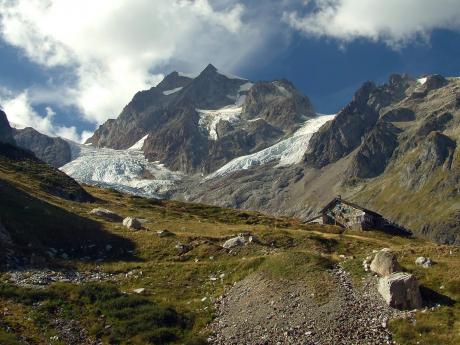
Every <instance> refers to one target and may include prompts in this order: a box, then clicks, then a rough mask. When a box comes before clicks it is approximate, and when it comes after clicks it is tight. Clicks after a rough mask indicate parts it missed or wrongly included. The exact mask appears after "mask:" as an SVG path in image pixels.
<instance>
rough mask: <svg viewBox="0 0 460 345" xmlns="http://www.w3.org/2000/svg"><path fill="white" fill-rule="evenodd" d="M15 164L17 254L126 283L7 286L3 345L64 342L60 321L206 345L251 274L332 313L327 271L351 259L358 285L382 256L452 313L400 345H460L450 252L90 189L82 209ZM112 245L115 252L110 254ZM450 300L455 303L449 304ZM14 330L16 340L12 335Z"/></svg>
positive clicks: (12, 226) (101, 333)
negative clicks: (227, 298) (126, 221)
mask: <svg viewBox="0 0 460 345" xmlns="http://www.w3.org/2000/svg"><path fill="white" fill-rule="evenodd" d="M4 162H5V161H4ZM0 163H1V162H0ZM7 163H8V162H7ZM8 164H9V165H8ZM8 164H4V165H1V164H0V189H1V191H2V193H3V194H2V198H0V218H1V221H2V223H3V224H4V225H5V226H6V227H7V228H8V230H9V231H10V232H12V233H13V235H14V236H13V237H14V240H15V242H16V245H17V247H16V248H15V249H17V250H18V253H22V254H23V255H24V256H25V257H30V256H31V253H32V252H35V253H36V254H37V255H38V256H40V255H42V256H44V258H45V259H46V260H43V261H40V260H36V261H35V263H34V264H35V265H37V266H40V265H45V266H48V265H52V266H56V267H72V268H74V269H77V270H80V271H90V270H98V271H103V272H108V273H112V274H117V279H116V281H115V282H113V283H111V284H109V283H100V284H98V285H93V284H89V285H88V284H87V285H82V286H78V285H71V284H54V285H51V286H49V287H47V288H45V289H43V290H27V289H18V288H13V287H12V286H8V285H1V287H0V311H1V310H3V309H4V308H7V309H8V310H9V311H10V312H9V313H10V314H9V315H7V316H6V317H4V318H3V319H2V321H1V322H3V323H4V324H2V323H0V326H1V327H0V330H1V331H0V344H17V343H18V342H19V343H21V341H22V340H21V339H27V340H28V341H29V342H30V343H33V344H48V343H49V342H50V340H49V339H50V337H51V336H54V335H56V334H57V333H58V330H57V329H56V327H55V325H53V324H52V323H50V322H49V320H52V318H53V316H56V315H58V316H59V317H63V318H67V319H77V320H79V322H80V323H81V324H82V325H83V326H84V328H86V329H87V330H88V331H89V333H90V335H91V336H92V337H93V338H98V339H102V340H103V342H104V344H158V343H160V344H161V343H171V344H183V343H186V344H189V345H192V344H194V345H201V344H204V343H205V342H204V339H205V338H206V335H207V333H206V325H207V324H208V323H209V322H210V321H211V320H212V319H213V316H214V310H213V303H212V302H213V300H214V299H215V298H217V297H219V296H221V295H222V293H223V292H224V289H225V288H228V287H230V286H232V285H233V284H234V283H235V282H237V281H240V280H241V279H244V278H245V277H247V276H248V275H250V274H252V273H257V274H263V275H265V276H266V277H269V278H270V279H277V280H293V279H297V280H300V281H302V282H305V284H306V285H307V286H308V287H309V289H311V290H312V292H314V293H315V298H317V302H318V303H324V302H327V300H328V296H329V294H330V293H331V292H332V291H333V289H334V286H333V284H332V282H331V281H330V279H329V275H328V273H327V270H328V269H329V268H330V267H331V265H333V264H334V263H335V262H337V261H339V260H341V259H340V255H346V256H347V257H353V258H352V259H348V260H346V261H345V262H344V267H345V269H347V270H348V271H349V272H350V273H351V275H352V277H353V278H354V281H355V282H359V281H360V280H361V278H362V277H363V276H364V275H365V273H364V271H363V270H362V267H361V263H362V260H363V259H364V258H365V257H366V256H367V255H369V254H370V253H372V250H374V249H381V248H383V247H389V248H391V249H393V250H395V251H396V252H397V253H398V256H399V258H400V261H401V263H402V265H403V266H404V267H405V268H406V269H407V270H408V271H410V272H412V273H414V274H415V275H416V276H417V278H418V279H419V280H420V281H421V282H422V284H423V285H424V286H425V287H426V288H427V289H428V290H427V291H428V292H429V293H430V296H431V298H433V301H435V302H436V301H437V302H439V301H441V302H443V303H444V304H443V306H442V307H441V308H438V309H436V310H434V311H427V312H425V313H419V314H417V323H416V324H412V323H410V322H407V321H401V320H397V321H394V322H392V323H391V325H390V327H391V329H392V331H393V332H394V334H395V337H396V339H397V340H398V342H399V343H400V344H412V343H413V339H416V340H417V341H421V342H420V344H431V343H433V342H430V341H432V340H433V339H439V340H440V341H439V342H438V343H445V344H454V343H455V341H457V340H458V334H459V320H460V315H459V307H458V302H457V301H460V287H459V286H460V284H459V278H458V277H457V274H458V273H457V272H458V270H459V269H460V252H459V251H458V250H456V249H453V248H452V247H448V246H438V245H435V244H432V243H429V242H426V241H424V240H419V239H410V238H399V237H392V236H389V235H386V234H383V233H377V232H364V233H363V232H353V231H345V232H343V231H342V230H340V229H337V228H336V227H332V226H330V227H329V226H319V225H304V224H300V223H299V221H297V220H292V219H287V218H274V217H269V216H266V215H263V214H259V213H256V212H241V211H236V210H230V209H223V208H218V207H213V206H207V205H200V204H187V203H181V202H175V201H158V200H153V199H145V198H139V197H133V196H129V195H125V194H122V193H119V192H117V191H113V190H104V189H100V188H96V187H90V186H85V187H84V188H85V189H86V191H87V192H89V193H90V194H91V195H93V196H94V199H95V200H96V201H95V202H94V203H79V202H74V201H72V200H69V199H66V198H62V196H59V195H55V194H50V193H49V192H48V190H47V189H46V188H43V185H41V184H40V181H38V180H40V179H41V177H40V176H41V174H42V173H47V172H46V171H48V170H46V169H47V168H43V169H45V170H46V171H45V172H43V171H40V169H42V168H38V167H37V168H36V169H39V170H37V171H36V172H35V173H33V174H31V173H29V172H28V171H29V170H28V168H24V169H22V170H21V169H18V167H17V166H14V165H11V162H10V163H8ZM15 164H16V163H15ZM18 164H19V163H18ZM28 164H34V163H30V162H29V163H28ZM50 174H52V173H51V172H50ZM56 178H58V177H56ZM59 178H61V177H59ZM45 180H46V179H45ZM3 196H5V197H3ZM95 207H104V208H108V209H110V210H112V211H114V212H116V213H118V214H120V215H121V216H123V217H126V216H134V217H138V218H142V219H145V223H144V224H143V226H144V229H143V230H141V231H131V230H128V229H126V228H124V227H122V225H121V224H118V223H112V222H107V221H105V220H103V219H100V218H97V217H94V216H92V215H90V214H89V212H90V211H91V209H93V208H95ZM163 229H167V230H169V231H171V232H173V233H174V236H171V237H165V238H161V237H159V236H158V235H157V234H156V231H159V230H163ZM247 231H249V232H251V233H252V234H253V235H254V236H255V237H256V238H257V240H258V243H254V244H251V245H248V246H244V247H241V248H238V249H235V250H232V251H231V252H228V251H227V250H224V249H223V248H222V246H221V245H222V244H223V243H224V242H225V240H226V239H228V238H230V237H232V236H235V235H236V234H238V233H240V232H247ZM178 243H182V244H186V245H188V246H189V248H190V250H189V251H188V252H187V253H185V254H180V253H179V252H178V251H177V249H176V248H175V246H176V245H177V244H178ZM107 244H110V245H111V246H112V249H110V250H109V251H108V250H106V249H105V246H106V245H107ZM50 247H53V248H55V249H56V250H57V251H58V252H59V253H63V252H65V253H67V254H68V258H67V259H65V258H63V257H62V256H61V255H56V256H54V257H49V256H48V254H46V252H47V251H48V250H49V249H50ZM451 251H453V252H452V254H450V252H451ZM420 255H424V256H429V257H431V258H432V259H433V260H435V261H436V262H437V265H435V266H433V267H432V268H430V269H422V268H420V267H419V266H415V264H414V261H415V258H416V257H417V256H420ZM1 275H2V274H1V273H0V278H4V277H3V276H1ZM441 287H442V288H441ZM137 288H145V292H144V294H143V295H142V296H140V295H136V294H133V292H132V291H133V289H137ZM446 298H447V299H446ZM446 300H448V301H451V302H450V303H448V304H446V303H445V301H446ZM452 301H453V302H452ZM102 315H104V317H102ZM133 315H134V316H133ZM108 325H110V327H108V328H106V326H108ZM7 327H9V328H10V329H11V332H6V331H4V329H6V328H7ZM441 333H442V334H441ZM418 334H422V335H423V337H421V336H419V335H418ZM440 334H441V335H440ZM414 337H415V338H414ZM436 337H438V338H436ZM423 339H425V340H423ZM430 339H431V340H430ZM423 341H425V342H423ZM57 343H58V342H57ZM457 343H458V342H457ZM433 344H434V343H433Z"/></svg>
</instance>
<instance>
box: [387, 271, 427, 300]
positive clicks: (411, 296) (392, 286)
mask: <svg viewBox="0 0 460 345" xmlns="http://www.w3.org/2000/svg"><path fill="white" fill-rule="evenodd" d="M378 291H379V293H380V294H381V295H382V297H383V298H384V300H385V302H387V304H388V305H389V306H390V307H393V308H397V309H416V308H420V307H421V306H422V296H421V294H420V287H419V283H418V281H417V279H416V278H415V277H414V276H413V275H412V274H409V273H405V272H398V273H392V274H390V275H388V276H386V277H383V278H380V280H379V286H378Z"/></svg>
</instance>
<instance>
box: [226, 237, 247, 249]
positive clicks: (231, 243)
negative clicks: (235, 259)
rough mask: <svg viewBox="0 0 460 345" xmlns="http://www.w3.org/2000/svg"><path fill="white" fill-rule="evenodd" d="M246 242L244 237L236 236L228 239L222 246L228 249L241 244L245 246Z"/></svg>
mask: <svg viewBox="0 0 460 345" xmlns="http://www.w3.org/2000/svg"><path fill="white" fill-rule="evenodd" d="M245 243H246V241H245V239H244V237H240V236H236V237H233V238H231V239H229V240H227V241H226V242H225V243H224V245H223V246H222V247H224V248H226V249H231V248H235V247H239V246H244V244H245Z"/></svg>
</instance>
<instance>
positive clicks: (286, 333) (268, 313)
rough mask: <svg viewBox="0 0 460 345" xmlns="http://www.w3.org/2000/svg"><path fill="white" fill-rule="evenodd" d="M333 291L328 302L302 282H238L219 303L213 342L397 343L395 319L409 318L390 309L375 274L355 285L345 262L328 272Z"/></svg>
mask: <svg viewBox="0 0 460 345" xmlns="http://www.w3.org/2000/svg"><path fill="white" fill-rule="evenodd" d="M329 274H330V276H331V278H332V281H333V282H334V286H335V288H334V291H333V292H332V293H331V295H330V296H329V298H328V301H327V302H325V303H322V304H321V303H318V302H317V301H315V296H314V294H312V293H311V291H309V289H308V288H307V287H306V285H305V284H304V283H302V282H301V281H297V282H294V281H273V280H270V279H267V278H265V277H263V276H262V275H260V274H254V275H251V276H249V277H247V278H246V279H244V280H242V281H240V282H238V283H236V284H235V285H234V286H233V287H232V288H231V289H230V290H229V291H227V293H226V294H225V295H224V296H223V297H222V298H221V299H220V300H219V301H218V302H217V310H218V311H217V318H216V319H215V321H214V322H213V323H212V324H211V326H210V330H211V331H212V332H213V333H214V335H213V336H212V337H211V339H210V341H211V343H212V344H222V345H223V344H226V345H228V344H235V345H236V344H253V345H262V344H266V345H271V344H311V345H313V344H315V345H323V344H324V345H326V344H337V345H345V344H393V341H392V337H391V334H390V332H389V330H388V329H387V324H388V321H389V320H390V319H392V318H400V317H410V316H411V312H402V311H399V310H395V309H392V308H390V307H388V306H387V305H386V304H385V302H384V301H383V299H382V298H381V296H380V295H379V293H378V291H377V288H376V281H377V278H376V277H372V276H369V277H367V278H365V279H364V280H363V284H362V286H361V287H355V286H354V285H353V283H352V280H351V277H350V275H349V274H348V273H347V272H346V271H345V270H344V269H342V268H341V267H340V266H337V267H335V268H334V269H333V270H330V272H329Z"/></svg>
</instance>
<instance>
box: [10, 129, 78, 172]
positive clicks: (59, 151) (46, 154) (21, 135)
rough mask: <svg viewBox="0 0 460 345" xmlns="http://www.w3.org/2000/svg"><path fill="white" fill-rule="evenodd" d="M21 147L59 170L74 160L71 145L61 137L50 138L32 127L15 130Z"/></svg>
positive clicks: (16, 138)
mask: <svg viewBox="0 0 460 345" xmlns="http://www.w3.org/2000/svg"><path fill="white" fill-rule="evenodd" d="M13 135H14V140H15V142H16V144H17V145H18V146H19V147H22V148H24V149H27V150H30V151H32V152H33V153H34V154H35V155H36V156H37V157H38V158H39V159H41V160H42V161H44V162H46V163H48V164H50V165H52V166H53V167H55V168H59V167H61V166H63V165H64V164H66V163H68V162H70V161H71V160H72V152H71V149H70V145H69V143H68V142H67V141H65V140H64V139H61V138H59V137H55V138H53V137H49V136H47V135H45V134H42V133H40V132H38V131H36V130H35V129H33V128H31V127H27V128H24V129H14V130H13Z"/></svg>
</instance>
